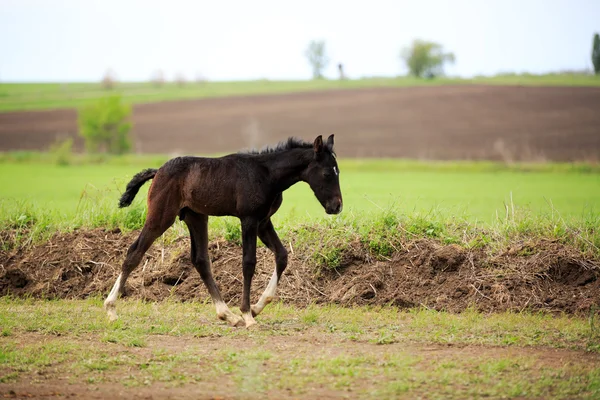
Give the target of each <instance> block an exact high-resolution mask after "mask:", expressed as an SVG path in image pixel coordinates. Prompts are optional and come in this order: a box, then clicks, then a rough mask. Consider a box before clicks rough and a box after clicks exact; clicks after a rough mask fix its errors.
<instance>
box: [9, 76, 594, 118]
mask: <svg viewBox="0 0 600 400" xmlns="http://www.w3.org/2000/svg"><path fill="white" fill-rule="evenodd" d="M457 84H458V85H460V84H487V85H532V86H600V78H599V77H597V76H586V75H569V74H550V75H540V76H536V75H503V76H496V77H480V78H474V79H450V78H439V79H435V80H422V79H415V78H409V77H398V78H368V79H356V80H346V81H341V82H340V81H335V80H318V81H268V80H259V81H244V82H202V83H200V82H189V83H188V84H187V85H185V86H183V87H180V86H178V85H176V84H175V83H167V84H165V85H164V86H162V87H155V86H153V85H152V84H151V83H144V82H139V83H131V82H129V83H127V82H124V83H120V84H118V86H117V87H116V89H115V90H114V91H116V92H119V93H121V94H122V96H123V99H124V101H125V102H127V103H132V104H138V103H153V102H160V101H171V100H182V99H195V98H205V97H227V96H240V95H255V94H275V93H291V92H302V91H312V90H329V89H357V88H375V87H408V86H424V85H457ZM106 93H107V91H106V90H104V89H103V88H102V87H101V85H100V83H31V84H29V83H15V84H10V83H0V112H7V111H19V110H42V109H55V108H72V107H79V106H81V105H84V104H87V103H89V102H92V101H94V100H96V99H98V98H100V97H102V96H104V95H106Z"/></svg>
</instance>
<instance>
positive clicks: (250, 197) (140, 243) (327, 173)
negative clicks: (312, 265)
mask: <svg viewBox="0 0 600 400" xmlns="http://www.w3.org/2000/svg"><path fill="white" fill-rule="evenodd" d="M150 179H153V181H152V185H151V187H150V190H149V191H148V216H147V217H146V222H145V224H144V227H143V228H142V231H141V232H140V235H139V237H138V238H137V239H136V240H135V242H134V243H133V244H132V245H131V246H130V247H129V250H128V251H127V256H126V257H125V261H124V262H123V265H122V269H121V274H120V275H119V276H118V278H117V281H116V282H115V284H114V286H113V288H112V290H111V291H110V294H109V295H108V297H107V298H106V301H105V302H104V305H105V308H106V310H107V313H108V316H109V318H110V319H111V320H114V319H116V318H117V314H116V310H115V302H116V300H117V298H118V297H119V295H120V294H121V293H122V291H123V288H124V287H125V282H126V281H127V278H128V277H129V274H131V272H132V271H133V270H134V269H135V268H136V267H137V266H138V264H139V263H140V261H141V259H142V257H143V255H144V254H145V253H146V251H147V250H148V249H149V248H150V246H151V245H152V243H153V242H154V241H155V240H156V239H157V238H158V237H160V235H162V234H163V233H164V232H165V231H166V230H167V229H168V228H169V227H170V226H171V225H172V224H173V222H175V218H176V217H177V216H179V218H180V219H181V220H183V221H184V222H185V224H186V225H187V227H188V229H189V231H190V240H191V259H192V263H193V264H194V267H195V268H196V270H197V271H198V273H199V274H200V276H201V277H202V280H203V282H204V284H205V286H206V288H207V290H208V292H209V293H210V295H211V298H212V300H213V303H214V304H215V307H216V310H217V316H218V317H219V318H220V319H222V320H225V321H227V322H228V323H229V324H230V325H232V326H243V325H245V326H246V327H249V326H251V325H253V324H255V323H256V322H255V321H254V317H255V316H257V315H258V314H260V313H261V311H262V310H263V309H264V308H265V306H266V305H267V304H269V302H270V301H271V300H272V299H273V297H274V296H275V292H276V290H277V284H278V282H279V279H280V278H281V275H282V274H283V271H284V270H285V268H286V267H287V257H288V254H287V250H286V249H285V247H284V246H283V244H282V243H281V240H279V237H278V236H277V233H276V232H275V228H274V227H273V224H272V222H271V216H272V215H273V214H275V213H276V212H277V210H278V209H279V207H280V206H281V203H282V201H283V195H282V193H283V192H284V191H285V190H287V189H288V188H289V187H290V186H292V185H294V184H295V183H297V182H300V181H304V182H307V183H308V184H309V186H310V188H311V189H312V190H313V193H314V194H315V196H316V197H317V199H318V200H319V202H320V203H321V204H322V205H323V207H324V208H325V211H326V212H327V213H328V214H338V213H340V212H341V211H342V193H341V190H340V185H339V169H338V165H337V162H336V157H335V153H334V152H333V135H331V136H329V138H328V139H327V142H326V143H323V139H322V137H321V136H318V137H317V138H316V139H315V141H314V142H313V143H307V142H302V141H300V140H298V139H294V138H289V139H288V140H287V141H285V142H282V143H280V144H278V145H277V146H276V147H274V148H267V149H265V150H262V151H260V152H249V153H237V154H230V155H227V156H224V157H220V158H201V157H177V158H174V159H172V160H169V161H167V162H166V163H165V164H164V165H163V166H162V167H161V168H159V169H158V170H155V169H147V170H145V171H142V172H140V173H138V174H137V175H135V176H134V177H133V179H132V180H131V181H130V182H129V183H128V185H127V188H126V190H125V193H123V196H122V197H121V200H120V202H119V206H120V207H126V206H128V205H130V204H131V202H132V201H133V199H134V198H135V195H136V194H137V192H138V191H139V189H140V187H141V186H142V185H143V184H144V183H145V182H146V181H148V180H150ZM211 215H212V216H225V215H229V216H235V217H238V218H239V219H240V222H241V225H242V248H243V258H242V268H243V269H242V271H243V277H244V281H243V293H242V302H241V306H240V311H241V312H242V318H240V317H239V316H238V315H236V314H234V313H232V312H231V311H230V310H229V307H227V304H225V302H224V301H223V299H222V297H221V293H220V291H219V288H218V287H217V284H216V282H215V280H214V278H213V276H212V269H211V265H210V258H209V256H208V217H209V216H211ZM257 237H258V238H260V240H261V241H262V242H263V243H264V244H265V245H266V246H267V247H268V248H269V249H270V250H271V251H272V252H273V253H274V255H275V271H274V272H273V276H272V277H271V279H270V281H269V284H268V285H267V288H266V289H265V291H264V293H263V294H262V296H261V297H260V299H259V300H258V302H257V303H256V304H254V305H250V287H251V285H252V278H253V276H254V270H255V267H256V239H257Z"/></svg>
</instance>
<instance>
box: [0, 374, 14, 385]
mask: <svg viewBox="0 0 600 400" xmlns="http://www.w3.org/2000/svg"><path fill="white" fill-rule="evenodd" d="M18 378H19V373H18V372H9V373H8V374H6V375H0V383H8V382H14V381H16V380H17V379H18Z"/></svg>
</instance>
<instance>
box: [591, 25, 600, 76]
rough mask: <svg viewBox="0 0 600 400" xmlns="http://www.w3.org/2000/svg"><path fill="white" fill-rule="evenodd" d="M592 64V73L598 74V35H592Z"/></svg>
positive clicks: (599, 61) (599, 64)
mask: <svg viewBox="0 0 600 400" xmlns="http://www.w3.org/2000/svg"><path fill="white" fill-rule="evenodd" d="M592 64H594V72H595V73H596V75H599V74H600V35H598V34H597V33H596V34H595V35H594V44H593V45H592Z"/></svg>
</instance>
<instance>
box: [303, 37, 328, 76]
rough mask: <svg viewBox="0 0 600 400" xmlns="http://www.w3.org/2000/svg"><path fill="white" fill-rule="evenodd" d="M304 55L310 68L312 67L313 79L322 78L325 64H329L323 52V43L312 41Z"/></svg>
mask: <svg viewBox="0 0 600 400" xmlns="http://www.w3.org/2000/svg"><path fill="white" fill-rule="evenodd" d="M304 55H305V56H306V58H307V59H308V62H309V64H310V66H311V67H312V71H313V78H314V79H321V78H323V70H324V69H325V68H326V67H327V64H329V57H327V54H326V51H325V41H323V40H312V41H311V42H310V43H309V44H308V47H307V48H306V51H305V52H304Z"/></svg>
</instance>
